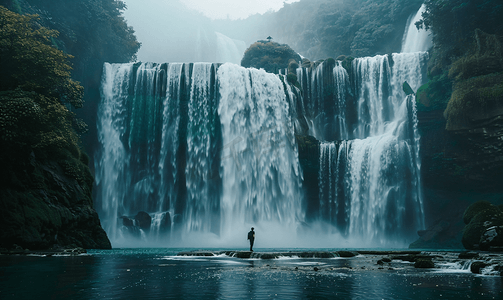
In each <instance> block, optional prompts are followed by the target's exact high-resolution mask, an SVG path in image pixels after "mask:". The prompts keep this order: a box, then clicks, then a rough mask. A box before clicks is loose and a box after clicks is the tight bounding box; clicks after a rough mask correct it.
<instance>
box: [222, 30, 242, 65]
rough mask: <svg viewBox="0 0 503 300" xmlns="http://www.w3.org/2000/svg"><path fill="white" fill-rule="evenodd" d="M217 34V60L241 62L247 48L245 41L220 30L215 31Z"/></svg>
mask: <svg viewBox="0 0 503 300" xmlns="http://www.w3.org/2000/svg"><path fill="white" fill-rule="evenodd" d="M215 34H216V36H217V61H218V62H222V63H225V62H230V63H234V64H241V58H242V57H243V55H244V53H245V50H246V44H245V42H243V41H239V40H234V39H231V38H230V37H228V36H226V35H224V34H222V33H220V32H215Z"/></svg>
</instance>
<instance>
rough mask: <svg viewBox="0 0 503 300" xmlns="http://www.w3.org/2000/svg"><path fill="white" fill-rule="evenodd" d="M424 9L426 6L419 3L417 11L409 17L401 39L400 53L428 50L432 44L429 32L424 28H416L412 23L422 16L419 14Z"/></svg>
mask: <svg viewBox="0 0 503 300" xmlns="http://www.w3.org/2000/svg"><path fill="white" fill-rule="evenodd" d="M425 9H426V6H425V5H424V4H423V5H421V7H420V8H419V10H418V12H417V13H416V14H415V15H414V16H413V17H411V18H410V20H409V22H408V24H407V27H406V28H405V33H404V35H403V39H402V51H401V52H402V53H410V52H420V51H428V50H429V49H430V48H431V46H433V41H432V38H431V35H430V32H428V31H426V30H424V29H420V30H418V29H417V28H416V25H414V24H415V23H416V22H417V21H419V20H420V19H421V18H422V16H421V14H422V13H423V12H424V11H425Z"/></svg>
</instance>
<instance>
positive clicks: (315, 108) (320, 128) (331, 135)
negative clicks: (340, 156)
mask: <svg viewBox="0 0 503 300" xmlns="http://www.w3.org/2000/svg"><path fill="white" fill-rule="evenodd" d="M334 63H335V65H334V64H332V63H330V62H329V61H327V62H326V63H322V64H319V65H318V66H316V67H315V68H314V69H306V68H298V69H297V78H298V80H299V83H300V85H301V89H302V90H303V92H304V98H305V99H304V100H303V101H304V103H303V109H304V111H305V116H306V117H307V119H308V122H309V123H310V126H309V134H310V135H312V136H314V137H316V138H317V139H319V140H323V139H330V140H342V139H347V138H348V129H347V120H348V117H347V109H348V107H347V105H346V98H348V96H349V95H350V93H351V91H350V89H349V85H350V83H349V74H348V72H347V71H346V69H344V68H343V67H342V65H341V64H340V62H334Z"/></svg>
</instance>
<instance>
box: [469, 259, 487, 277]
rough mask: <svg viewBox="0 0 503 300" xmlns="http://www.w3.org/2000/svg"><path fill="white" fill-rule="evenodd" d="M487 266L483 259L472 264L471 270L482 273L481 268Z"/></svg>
mask: <svg viewBox="0 0 503 300" xmlns="http://www.w3.org/2000/svg"><path fill="white" fill-rule="evenodd" d="M485 267H487V264H486V263H485V262H483V261H475V262H473V263H472V264H471V265H470V271H472V273H475V274H480V270H481V269H483V268H485Z"/></svg>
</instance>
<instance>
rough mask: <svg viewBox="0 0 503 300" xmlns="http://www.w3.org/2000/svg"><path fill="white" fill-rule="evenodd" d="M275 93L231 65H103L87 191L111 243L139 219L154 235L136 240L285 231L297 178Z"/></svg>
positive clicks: (293, 211) (276, 87) (285, 112)
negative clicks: (147, 221)
mask: <svg viewBox="0 0 503 300" xmlns="http://www.w3.org/2000/svg"><path fill="white" fill-rule="evenodd" d="M284 86H285V83H284V82H283V81H282V80H280V78H279V77H278V76H276V75H274V74H269V73H266V72H265V71H263V70H256V69H245V68H242V67H239V66H237V65H233V64H224V65H221V66H218V65H216V64H210V63H197V64H152V63H142V64H140V63H137V64H105V66H104V77H103V87H102V103H101V105H100V111H99V114H100V117H99V123H98V127H99V140H100V143H101V149H100V151H99V152H98V154H97V157H96V171H97V172H96V173H97V174H96V182H97V195H98V197H97V200H98V203H99V205H101V211H102V220H103V226H104V228H105V230H106V231H107V233H108V234H109V236H110V238H111V240H112V241H113V242H115V243H116V244H120V243H122V242H124V241H127V239H128V237H127V236H128V235H131V234H134V232H131V228H129V229H128V226H127V222H128V220H130V219H132V218H134V216H135V214H136V213H138V212H139V211H145V212H148V213H149V214H150V215H151V216H152V217H153V220H152V224H153V225H154V226H152V228H151V230H150V231H148V232H147V230H140V232H138V233H137V234H138V235H139V236H142V235H144V236H146V237H147V239H150V240H158V241H161V242H162V240H163V239H164V242H167V236H169V235H171V237H170V239H171V240H176V239H177V238H178V239H183V237H184V236H186V235H187V234H189V233H194V234H198V233H200V234H204V235H206V236H211V237H214V238H220V239H226V238H227V239H231V240H232V239H234V238H233V235H235V234H239V232H238V230H237V229H238V228H239V229H241V230H240V231H243V232H246V230H249V228H248V227H251V226H255V227H256V228H261V227H260V226H264V229H265V226H266V225H265V224H269V225H268V226H272V225H271V224H274V226H276V225H278V226H280V227H281V226H282V227H285V228H290V230H291V231H292V232H294V231H295V228H296V224H297V223H298V222H299V220H303V216H302V214H303V212H302V209H301V205H302V204H301V203H302V193H301V171H300V166H299V161H298V154H297V146H296V144H295V138H294V130H293V126H292V123H293V121H292V118H291V114H290V107H289V104H288V101H286V94H285V91H284ZM137 225H138V224H137ZM129 227H131V226H129ZM139 227H140V228H141V225H140V226H139ZM163 237H164V238H163ZM236 239H239V238H238V237H236ZM273 240H274V238H271V241H273ZM185 244H186V243H185Z"/></svg>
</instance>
